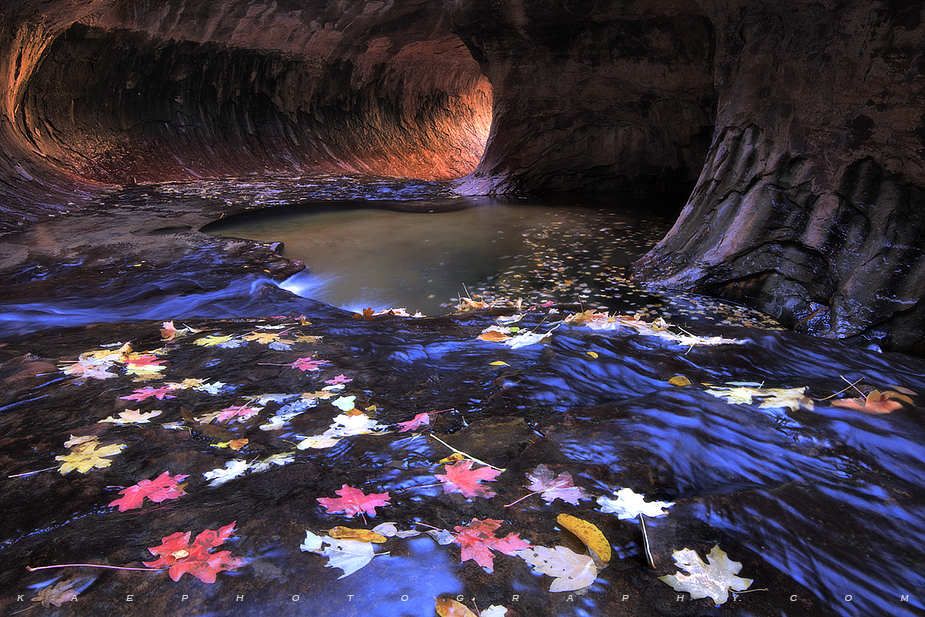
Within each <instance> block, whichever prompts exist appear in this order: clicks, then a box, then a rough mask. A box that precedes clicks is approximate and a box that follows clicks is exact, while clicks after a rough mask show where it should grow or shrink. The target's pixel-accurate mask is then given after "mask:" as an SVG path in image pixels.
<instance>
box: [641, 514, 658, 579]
mask: <svg viewBox="0 0 925 617" xmlns="http://www.w3.org/2000/svg"><path fill="white" fill-rule="evenodd" d="M639 527H640V529H642V547H643V548H644V549H645V551H646V560H647V561H648V562H649V565H650V566H652V569H653V570H654V569H655V560H654V559H653V558H652V551H651V550H650V549H649V534H648V533H647V532H646V517H645V516H643V514H642V512H640V513H639Z"/></svg>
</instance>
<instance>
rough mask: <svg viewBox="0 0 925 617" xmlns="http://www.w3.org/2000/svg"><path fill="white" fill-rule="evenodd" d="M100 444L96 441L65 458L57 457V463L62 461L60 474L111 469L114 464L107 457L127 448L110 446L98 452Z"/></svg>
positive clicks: (118, 445)
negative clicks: (94, 469)
mask: <svg viewBox="0 0 925 617" xmlns="http://www.w3.org/2000/svg"><path fill="white" fill-rule="evenodd" d="M99 445H100V443H99V442H98V441H96V440H93V441H90V442H87V443H84V444H81V445H79V446H78V447H77V448H76V449H75V450H73V451H71V453H70V454H66V455H64V456H56V457H55V460H56V461H62V464H61V467H59V468H58V472H59V473H61V475H67V474H68V473H70V472H71V471H73V470H75V469H76V470H77V471H78V472H79V473H87V472H88V471H90V470H91V469H93V468H94V467H97V468H99V469H102V468H104V467H109V466H110V465H111V464H112V461H111V460H109V459H108V458H104V457H107V456H115V455H116V454H118V453H119V452H121V451H122V449H123V448H125V444H121V443H120V444H112V445H109V446H103V447H102V448H100V449H99V450H97V449H96V448H97V446H99Z"/></svg>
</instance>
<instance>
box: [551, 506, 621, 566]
mask: <svg viewBox="0 0 925 617" xmlns="http://www.w3.org/2000/svg"><path fill="white" fill-rule="evenodd" d="M556 522H557V523H559V524H560V525H562V526H563V527H564V528H566V529H568V530H569V531H571V532H572V533H573V534H575V536H577V537H578V539H579V540H581V541H582V542H584V545H585V546H587V547H588V550H590V551H591V553H592V555H593V556H594V557H595V561H596V562H598V563H600V564H604V563H607V562H608V561H610V557H611V549H610V542H608V541H607V538H605V537H604V534H603V533H602V532H601V530H600V529H598V528H597V526H596V525H594V524H593V523H589V522H588V521H585V520H582V519H580V518H577V517H575V516H572V515H571V514H560V515H559V516H557V517H556Z"/></svg>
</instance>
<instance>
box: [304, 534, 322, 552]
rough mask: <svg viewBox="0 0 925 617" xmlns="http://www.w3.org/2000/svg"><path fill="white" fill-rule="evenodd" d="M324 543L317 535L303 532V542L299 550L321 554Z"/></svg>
mask: <svg viewBox="0 0 925 617" xmlns="http://www.w3.org/2000/svg"><path fill="white" fill-rule="evenodd" d="M323 543H324V538H323V537H322V536H319V535H318V534H315V533H312V532H310V531H309V530H307V529H306V530H305V541H304V542H303V543H302V544H301V545H300V546H299V548H300V549H301V550H303V551H305V552H306V553H318V554H321V551H322V549H321V545H322V544H323Z"/></svg>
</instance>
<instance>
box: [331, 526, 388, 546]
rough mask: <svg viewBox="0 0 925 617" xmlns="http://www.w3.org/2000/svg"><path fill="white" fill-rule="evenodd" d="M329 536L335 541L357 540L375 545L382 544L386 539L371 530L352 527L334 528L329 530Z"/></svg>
mask: <svg viewBox="0 0 925 617" xmlns="http://www.w3.org/2000/svg"><path fill="white" fill-rule="evenodd" d="M327 534H328V536H330V537H331V538H334V539H335V540H357V541H358V542H372V543H373V544H382V543H383V542H385V541H386V537H385V536H383V535H381V534H378V533H376V532H375V530H373V531H370V530H369V529H352V528H350V527H333V528H331V529H328V530H327Z"/></svg>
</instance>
